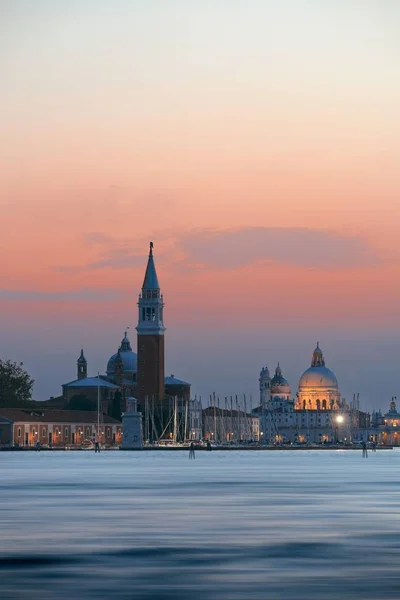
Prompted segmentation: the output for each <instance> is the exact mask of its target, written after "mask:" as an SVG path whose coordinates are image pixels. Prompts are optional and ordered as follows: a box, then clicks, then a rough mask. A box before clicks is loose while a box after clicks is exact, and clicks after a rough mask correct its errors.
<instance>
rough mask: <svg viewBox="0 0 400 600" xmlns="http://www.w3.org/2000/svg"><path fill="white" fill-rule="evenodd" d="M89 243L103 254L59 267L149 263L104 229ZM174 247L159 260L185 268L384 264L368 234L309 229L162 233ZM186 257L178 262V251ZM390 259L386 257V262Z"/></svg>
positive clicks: (90, 235)
mask: <svg viewBox="0 0 400 600" xmlns="http://www.w3.org/2000/svg"><path fill="white" fill-rule="evenodd" d="M83 239H84V242H85V244H88V245H91V246H98V248H99V253H98V256H97V258H96V259H95V260H92V261H90V262H88V263H86V264H85V265H82V266H81V267H74V266H58V267H56V269H57V270H59V271H65V272H74V271H78V270H84V271H85V270H88V271H90V270H98V269H116V270H119V269H127V268H134V267H136V266H143V265H144V260H145V254H144V250H143V249H144V243H143V242H142V241H141V242H140V244H138V242H137V240H134V239H132V240H129V239H126V238H125V239H117V238H113V237H111V236H108V235H106V234H105V233H103V232H87V233H85V234H84V237H83ZM156 240H157V241H158V242H159V243H160V245H161V246H162V245H163V244H165V242H166V240H167V241H169V243H171V242H172V243H173V246H174V251H173V252H172V253H171V255H167V254H166V253H165V251H164V250H163V249H162V250H161V252H159V253H158V258H159V257H160V256H162V257H163V262H164V263H165V262H166V263H168V264H169V265H176V266H177V267H178V268H182V269H185V270H190V269H196V267H200V268H201V267H207V268H208V269H217V270H218V269H222V270H231V269H236V268H241V267H246V266H248V265H251V264H257V263H258V264H259V263H264V264H265V263H267V264H271V265H272V264H277V265H288V266H292V267H293V266H294V267H298V268H300V269H301V268H306V269H319V270H331V269H348V268H367V267H376V266H378V265H380V264H382V263H383V262H384V259H383V257H382V256H381V255H380V254H379V252H378V251H377V249H375V248H374V247H373V246H372V245H371V244H370V243H369V242H368V240H366V239H365V238H363V237H361V236H359V235H355V234H345V233H340V232H337V231H331V230H328V229H308V228H305V227H242V228H239V229H234V230H215V229H197V230H196V229H195V230H188V231H186V232H185V233H178V234H176V235H172V236H171V237H170V238H168V237H167V236H163V235H160V236H159V237H158V238H156ZM177 251H178V254H179V255H180V257H179V259H178V260H176V258H177V257H176V254H177ZM385 262H386V261H385Z"/></svg>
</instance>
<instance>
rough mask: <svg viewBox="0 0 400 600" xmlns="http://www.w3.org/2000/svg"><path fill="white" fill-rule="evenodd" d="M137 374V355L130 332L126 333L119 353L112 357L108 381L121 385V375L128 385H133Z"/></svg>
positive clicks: (108, 369)
mask: <svg viewBox="0 0 400 600" xmlns="http://www.w3.org/2000/svg"><path fill="white" fill-rule="evenodd" d="M136 373H137V355H136V354H135V352H133V350H132V346H131V343H130V341H129V338H128V332H127V331H125V334H124V337H123V338H122V341H121V344H120V346H119V348H118V350H117V352H116V353H115V354H113V355H112V356H111V357H110V359H109V361H108V363H107V379H109V380H110V381H112V382H113V383H117V384H121V383H122V381H120V375H122V376H123V380H125V381H124V382H125V383H126V384H132V383H134V382H136ZM117 380H118V381H117Z"/></svg>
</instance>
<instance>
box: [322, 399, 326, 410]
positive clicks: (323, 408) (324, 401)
mask: <svg viewBox="0 0 400 600" xmlns="http://www.w3.org/2000/svg"><path fill="white" fill-rule="evenodd" d="M322 410H326V400H322Z"/></svg>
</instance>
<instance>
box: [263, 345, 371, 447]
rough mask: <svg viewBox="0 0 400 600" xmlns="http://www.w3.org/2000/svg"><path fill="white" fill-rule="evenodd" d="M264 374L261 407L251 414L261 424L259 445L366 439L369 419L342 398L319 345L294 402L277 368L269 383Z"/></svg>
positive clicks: (285, 381) (265, 369) (264, 372)
mask: <svg viewBox="0 0 400 600" xmlns="http://www.w3.org/2000/svg"><path fill="white" fill-rule="evenodd" d="M267 373H268V369H267V368H266V367H264V368H263V369H262V371H261V374H260V378H259V384H260V405H259V406H258V407H257V408H256V409H255V410H254V411H253V414H257V415H258V417H259V420H260V442H261V443H264V444H279V443H294V444H296V443H309V444H320V443H328V442H329V443H332V442H344V443H347V442H350V441H352V440H354V439H361V440H362V439H363V436H365V435H366V434H365V431H367V430H368V428H369V427H370V423H369V415H368V414H367V413H364V412H362V411H360V410H359V409H356V408H355V407H354V406H353V407H350V406H348V404H347V403H346V401H345V399H344V398H341V396H340V391H339V384H338V381H337V378H336V375H335V374H334V373H333V371H331V370H330V369H328V368H327V367H326V365H325V358H324V355H323V352H322V350H321V348H320V347H319V344H318V343H317V347H316V348H315V350H314V352H313V355H312V360H311V367H309V368H308V369H307V370H306V371H305V372H304V373H303V375H302V376H301V378H300V380H299V385H298V391H297V395H296V398H295V399H294V398H291V390H290V385H289V382H288V381H287V380H286V379H285V378H284V377H283V374H282V369H281V368H280V365H279V364H278V367H277V369H276V371H275V375H274V377H273V378H272V379H271V380H270V381H269V379H268V378H269V375H267ZM268 399H269V400H268Z"/></svg>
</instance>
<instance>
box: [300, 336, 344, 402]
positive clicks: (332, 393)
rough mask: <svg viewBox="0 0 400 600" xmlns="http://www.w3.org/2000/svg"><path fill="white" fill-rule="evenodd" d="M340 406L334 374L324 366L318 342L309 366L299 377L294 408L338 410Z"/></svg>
mask: <svg viewBox="0 0 400 600" xmlns="http://www.w3.org/2000/svg"><path fill="white" fill-rule="evenodd" d="M340 406H341V400H340V391H339V385H338V381H337V379H336V375H335V374H334V373H333V372H332V371H331V370H330V369H328V368H327V367H326V366H325V359H324V355H323V352H322V350H321V348H320V347H319V343H317V347H316V348H315V350H314V352H313V355H312V360H311V367H310V368H308V369H307V370H306V371H304V373H303V375H302V376H301V377H300V381H299V389H298V393H297V398H296V404H295V409H296V410H338V409H339V408H340Z"/></svg>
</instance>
